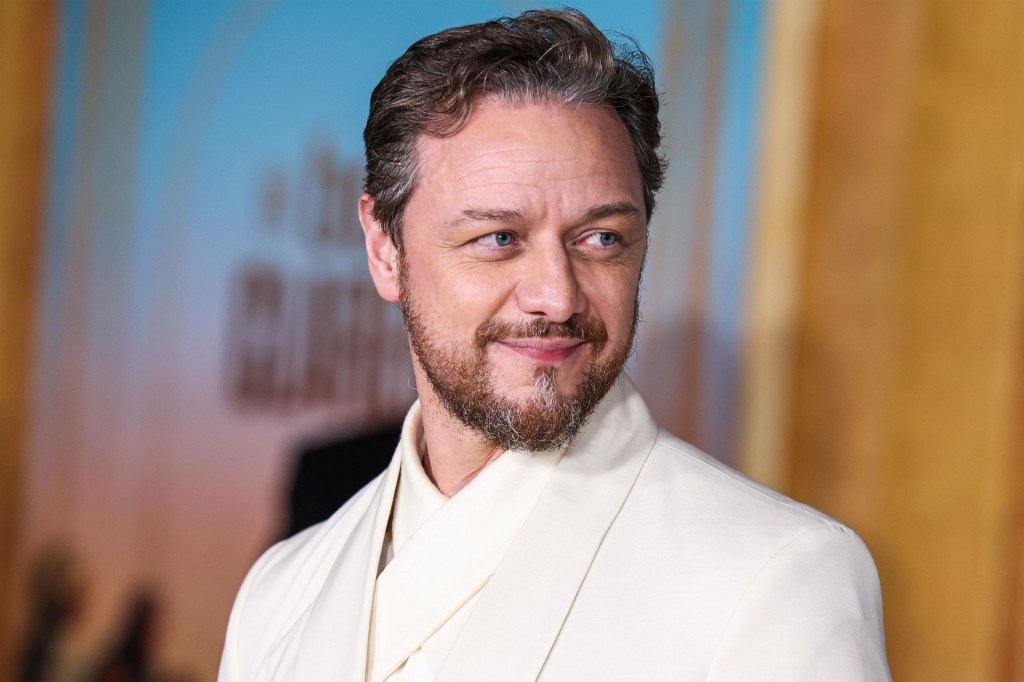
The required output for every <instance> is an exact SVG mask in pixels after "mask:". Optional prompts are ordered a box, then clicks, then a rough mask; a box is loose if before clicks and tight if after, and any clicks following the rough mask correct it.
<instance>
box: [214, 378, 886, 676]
mask: <svg viewBox="0 0 1024 682" xmlns="http://www.w3.org/2000/svg"><path fill="white" fill-rule="evenodd" d="M398 469H399V466H398V460H397V459H396V460H395V461H393V462H392V465H391V466H390V467H389V469H388V470H387V471H386V472H384V474H382V475H381V476H380V477H379V478H378V479H376V480H375V481H373V482H371V483H370V484H369V485H368V486H367V487H366V488H364V489H363V490H362V491H361V492H359V493H358V494H357V495H356V496H355V497H353V498H352V499H351V500H350V501H349V502H348V503H346V504H345V505H344V506H343V507H342V508H341V509H339V510H338V512H337V513H335V514H334V515H333V516H332V517H331V518H330V519H328V520H327V521H325V522H324V523H322V524H320V525H318V526H314V527H313V528H310V529H308V530H306V531H304V532H303V533H300V534H299V535H297V536H295V537H293V538H291V539H289V540H286V541H284V542H282V543H280V544H278V545H276V546H274V547H273V548H271V549H270V550H268V551H267V552H266V554H264V555H263V556H262V557H261V558H260V559H259V561H258V562H257V563H256V564H255V565H254V566H253V568H252V569H251V570H250V572H249V575H248V576H247V577H246V579H245V582H244V583H243V585H242V588H241V590H240V591H239V594H238V597H237V599H236V602H235V606H234V609H233V611H232V614H231V620H230V624H229V626H228V633H227V639H226V642H225V648H224V654H223V658H222V661H221V669H220V677H219V679H220V680H222V682H257V681H263V680H285V681H292V680H294V681H296V682H321V681H323V682H327V681H328V680H330V681H343V682H357V681H358V682H362V681H363V680H364V679H365V674H366V672H365V669H366V659H367V644H368V629H369V619H370V613H371V604H372V599H373V589H374V581H375V579H376V576H377V570H378V567H379V562H380V552H381V547H382V544H383V542H384V534H385V530H386V528H387V523H388V516H389V513H390V510H391V504H392V500H393V497H394V492H395V484H396V481H397V478H398ZM437 679H438V681H439V682H445V681H447V682H456V681H459V682H492V681H499V680H508V681H510V682H511V681H516V682H522V681H526V680H542V681H544V682H549V681H555V680H566V681H569V680H572V681H576V680H587V681H590V682H592V681H600V680H609V681H611V680H615V681H632V680H686V681H691V680H708V681H713V682H723V681H725V680H730V681H737V682H739V681H743V682H749V681H752V680H765V681H771V682H779V681H782V680H827V681H829V682H846V681H850V682H853V681H858V682H860V681H874V680H888V679H889V672H888V668H887V665H886V660H885V643H884V638H883V634H882V617H881V598H880V595H879V586H878V578H877V574H876V572H875V568H874V564H873V563H872V560H871V557H870V555H869V554H868V551H867V549H866V548H865V547H864V545H863V543H861V541H860V539H859V538H858V537H857V536H856V535H855V534H854V533H853V532H852V531H850V530H849V529H847V528H846V527H844V526H842V525H840V524H839V523H837V522H836V521H833V520H832V519H830V518H828V517H827V516H825V515H823V514H821V513H819V512H817V511H815V510H813V509H811V508H810V507H807V506H805V505H802V504H798V503H796V502H793V501H792V500H790V499H788V498H786V497H784V496H782V495H780V494H778V493H775V492H773V491H771V490H769V489H767V488H764V487H763V486H760V485H758V484H756V483H754V482H752V481H750V480H748V479H746V478H744V477H743V476H742V475H740V474H738V473H737V472H735V471H733V470H731V469H729V468H728V467H726V466H725V465H723V464H721V463H719V462H718V461H716V460H714V459H712V458H710V457H708V456H706V455H704V454H703V453H701V452H699V451H697V450H695V449H694V448H693V447H691V446H689V445H687V444H686V443H684V442H682V441H680V440H679V439H677V438H675V437H674V436H672V435H671V434H668V433H666V432H664V431H662V430H660V429H659V428H658V426H657V425H656V424H655V423H654V421H653V419H652V417H651V415H650V413H649V412H648V410H647V408H646V406H645V405H644V403H643V400H642V399H641V397H640V395H639V394H638V393H637V392H636V390H635V389H634V388H633V386H632V384H631V383H630V382H629V380H628V379H627V378H625V377H623V378H622V379H620V380H619V381H618V382H617V384H616V386H615V387H614V388H613V389H612V390H611V391H610V392H609V394H608V396H607V397H606V398H605V399H604V401H603V402H602V404H601V405H600V406H599V408H598V410H597V411H596V413H595V414H594V415H593V416H592V417H591V419H590V421H589V422H588V425H587V426H586V427H585V428H584V429H583V431H582V432H581V433H580V434H579V435H578V436H577V438H576V439H575V440H574V442H573V444H572V445H570V447H569V449H568V450H567V451H566V453H565V455H564V456H563V457H562V459H561V461H560V462H559V464H558V466H557V468H556V470H555V472H554V474H553V475H552V476H551V479H550V481H549V482H548V484H547V486H546V487H545V489H544V491H543V492H542V493H541V496H540V498H539V500H538V501H537V503H536V506H535V507H534V508H533V510H532V511H531V513H530V515H529V517H528V518H527V520H526V522H525V524H524V526H523V528H522V529H521V530H520V531H519V533H518V534H517V535H516V537H515V539H514V540H513V542H512V545H511V546H510V547H509V549H508V550H507V553H506V555H505V556H504V557H503V559H502V561H501V563H500V565H499V566H498V568H497V570H496V571H495V573H494V574H493V575H492V577H491V578H490V581H489V582H488V583H487V584H486V586H485V587H484V588H483V590H482V592H480V594H479V598H478V601H477V603H476V605H475V607H474V608H473V611H472V613H471V615H470V616H469V619H468V620H467V622H466V625H465V627H464V628H463V630H462V632H461V633H460V635H459V636H458V638H457V640H456V642H455V645H454V647H453V648H452V650H451V653H450V654H449V655H448V657H447V659H445V662H444V665H443V667H442V669H441V670H440V672H439V675H438V678H437Z"/></svg>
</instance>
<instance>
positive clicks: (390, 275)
mask: <svg viewBox="0 0 1024 682" xmlns="http://www.w3.org/2000/svg"><path fill="white" fill-rule="evenodd" d="M373 203H374V199H373V197H371V196H370V195H369V194H363V195H362V196H361V197H359V223H360V224H361V225H362V226H363V236H364V237H365V239H366V257H367V260H368V261H369V265H370V277H372V278H373V284H374V286H376V287H377V293H378V294H380V297H381V298H383V299H384V300H385V301H391V302H392V303H394V302H396V301H397V300H398V288H399V287H398V249H397V248H396V247H395V245H394V243H392V241H391V237H389V236H388V233H387V232H385V231H384V228H383V227H381V225H380V223H379V222H377V219H376V218H374V217H373Z"/></svg>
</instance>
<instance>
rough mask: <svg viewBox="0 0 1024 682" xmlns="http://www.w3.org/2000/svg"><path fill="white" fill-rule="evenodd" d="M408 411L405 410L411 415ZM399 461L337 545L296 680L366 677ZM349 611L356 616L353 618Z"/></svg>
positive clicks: (359, 681)
mask: <svg viewBox="0 0 1024 682" xmlns="http://www.w3.org/2000/svg"><path fill="white" fill-rule="evenodd" d="M413 411H415V410H410V414H412V412H413ZM406 426H408V419H407V424H406ZM404 438H405V436H404V433H403V439H404ZM400 463H401V457H400V456H399V455H398V454H397V453H396V455H395V457H394V458H392V460H391V464H390V465H389V466H388V470H387V471H386V472H385V474H384V477H383V478H382V479H380V480H379V482H378V483H377V490H376V491H375V492H374V495H373V500H372V501H371V502H370V505H369V507H368V508H367V510H366V513H365V514H363V516H362V518H360V519H359V521H358V522H357V524H356V526H355V528H353V530H352V533H351V534H350V535H349V536H348V538H347V539H346V541H345V544H344V546H343V547H341V548H339V550H338V554H337V558H336V559H335V562H334V566H333V567H332V568H331V572H330V575H329V576H328V578H327V580H326V582H325V583H324V587H323V589H322V590H321V592H320V594H319V596H318V597H317V598H316V600H315V601H314V602H313V605H312V607H311V611H310V614H309V619H308V620H307V622H306V626H305V629H304V630H303V633H302V638H301V641H300V643H299V652H298V657H297V660H296V664H295V678H294V679H296V680H301V681H302V682H327V681H328V680H330V681H331V682H363V681H364V680H365V679H366V657H367V648H368V644H369V632H370V615H371V613H372V607H373V587H374V583H375V581H376V579H377V570H378V567H379V566H380V553H381V548H382V546H383V544H384V534H385V532H386V531H387V526H388V518H389V516H390V514H391V504H392V502H393V501H394V497H395V485H396V483H397V482H398V472H399V468H400ZM356 557H359V558H358V559H357V558H356ZM353 614H358V617H356V618H353Z"/></svg>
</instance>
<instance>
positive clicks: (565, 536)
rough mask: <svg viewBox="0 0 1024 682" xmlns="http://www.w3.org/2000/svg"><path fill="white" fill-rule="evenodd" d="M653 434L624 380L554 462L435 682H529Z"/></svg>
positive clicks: (649, 421)
mask: <svg viewBox="0 0 1024 682" xmlns="http://www.w3.org/2000/svg"><path fill="white" fill-rule="evenodd" d="M657 433H658V427H657V425H656V424H655V423H654V420H653V419H652V417H651V415H650V413H649V412H648V411H647V408H646V406H645V405H644V403H643V400H642V399H641V398H640V395H639V394H638V393H637V392H636V389H635V388H633V385H632V383H631V382H630V381H629V379H628V378H627V377H626V376H625V375H623V376H622V377H621V378H620V379H619V380H618V382H617V383H616V385H615V387H613V389H612V390H611V391H609V394H608V395H607V396H606V397H605V399H604V400H603V401H602V403H601V406H600V408H599V409H598V411H597V412H596V413H595V414H594V415H593V416H592V417H591V419H590V421H589V423H588V426H587V427H586V428H585V429H584V431H583V432H582V433H581V434H580V435H579V436H578V437H577V439H576V441H574V443H573V445H571V446H570V448H569V450H568V451H567V452H566V454H565V456H563V457H562V460H561V462H559V464H558V467H557V469H556V470H555V473H554V475H553V476H552V478H551V481H550V483H548V485H547V487H546V488H545V490H544V492H543V493H542V494H541V497H540V499H539V500H538V502H537V505H536V507H534V509H533V511H532V512H531V514H530V516H529V518H528V519H527V521H526V524H525V525H524V526H523V529H522V530H521V531H520V533H519V534H518V535H517V536H516V539H515V540H514V541H513V543H512V545H511V546H510V547H509V549H508V552H507V554H506V555H505V557H504V559H503V560H502V562H501V565H500V566H499V567H498V569H497V571H496V572H495V573H494V575H493V576H492V577H491V579H490V581H489V582H488V584H487V586H486V587H485V588H484V589H483V591H482V592H481V594H480V597H479V601H478V602H477V604H476V606H475V608H474V609H473V613H472V615H471V616H470V618H469V620H468V622H467V624H466V627H465V629H464V630H463V632H462V633H461V634H460V635H459V638H458V640H457V641H456V643H455V646H454V647H453V649H452V651H451V653H450V654H449V656H448V658H447V659H446V660H445V663H444V666H443V667H442V669H441V671H440V674H439V676H438V682H476V681H478V680H484V679H486V680H495V681H497V680H510V681H511V680H515V681H517V682H521V681H523V680H534V679H536V678H537V676H538V675H539V674H540V670H541V668H542V667H543V665H544V661H545V660H546V659H547V656H548V653H549V652H550V650H551V647H552V645H553V644H554V642H555V639H556V638H557V636H558V632H559V630H560V629H561V627H562V623H563V622H564V621H565V618H566V616H567V614H568V612H569V609H570V608H571V606H572V603H573V601H574V600H575V598H576V594H577V592H578V591H579V588H580V585H581V584H582V582H583V579H584V578H585V577H586V575H587V571H588V570H589V569H590V565H591V563H592V561H593V559H594V555H595V554H596V553H597V550H598V549H599V547H600V545H601V541H602V540H603V538H604V536H605V534H606V533H607V531H608V528H609V526H610V525H611V523H612V521H614V519H615V517H616V515H617V514H618V512H619V510H620V509H621V507H622V505H623V503H624V502H625V500H626V497H627V495H628V494H629V491H630V489H631V488H632V486H633V483H634V481H635V480H636V477H637V475H638V474H639V473H640V469H641V468H642V467H643V464H644V462H645V461H646V459H647V455H648V453H649V452H650V450H651V448H652V447H653V445H654V440H655V438H656V437H657Z"/></svg>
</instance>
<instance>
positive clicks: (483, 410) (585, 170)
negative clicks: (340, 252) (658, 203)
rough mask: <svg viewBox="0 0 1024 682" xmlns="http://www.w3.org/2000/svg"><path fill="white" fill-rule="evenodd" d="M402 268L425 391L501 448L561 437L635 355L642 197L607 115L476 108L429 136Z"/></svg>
mask: <svg viewBox="0 0 1024 682" xmlns="http://www.w3.org/2000/svg"><path fill="white" fill-rule="evenodd" d="M418 152H419V158H418V162H419V165H418V169H417V178H418V181H417V186H416V189H415V190H414V191H413V193H412V196H411V197H410V199H409V202H408V204H407V207H406V210H405V214H404V218H403V223H402V238H403V249H402V253H401V254H400V255H399V259H398V269H397V273H396V274H397V280H398V282H397V284H398V295H399V301H400V304H401V307H402V312H403V314H404V316H405V320H406V325H407V327H408V330H409V337H410V343H411V345H412V348H413V353H414V355H415V357H416V359H417V362H416V363H415V365H416V367H415V371H416V378H417V386H418V388H419V390H420V392H421V395H422V392H423V391H424V390H430V391H432V392H433V393H434V394H435V395H436V396H437V397H438V398H439V399H440V402H441V403H442V404H443V405H444V406H445V407H446V408H447V409H448V411H449V412H450V413H451V414H453V415H454V416H455V417H456V418H457V419H459V420H460V421H462V422H463V423H464V424H465V425H467V426H469V427H470V428H472V429H474V430H476V431H477V432H479V433H481V434H483V435H484V436H485V437H486V438H487V439H488V440H489V441H491V442H493V443H495V444H497V445H500V446H502V447H505V448H522V449H530V450H542V449H549V448H554V447H558V446H561V445H564V444H566V443H567V442H568V441H569V440H570V439H571V438H572V436H573V435H574V434H575V433H576V430H577V429H578V428H579V426H581V425H582V423H583V422H584V421H585V419H586V417H587V416H588V415H589V414H590V412H591V411H592V410H593V408H594V407H596V405H597V403H598V402H600V400H601V398H603V397H604V395H605V393H606V392H607V391H608V389H609V388H610V387H611V384H612V383H613V382H614V380H615V377H616V376H617V375H618V373H619V372H620V371H621V369H622V365H623V364H624V363H625V361H626V358H627V356H628V354H629V351H630V348H631V346H632V341H633V333H634V330H635V325H636V312H637V295H638V289H639V282H640V271H641V268H642V265H643V257H644V250H645V248H646V243H647V228H646V220H645V213H644V203H643V189H642V183H641V179H640V173H639V170H638V168H637V164H636V160H635V156H634V153H633V149H632V146H631V144H630V140H629V136H628V134H627V133H626V130H625V128H624V127H623V125H622V123H621V121H620V120H619V119H618V116H617V115H616V114H615V113H614V111H612V110H611V109H609V108H607V107H597V106H574V107H568V106H565V105H558V104H547V103H539V104H529V105H523V106H517V107H512V106H509V105H506V104H503V103H501V102H499V101H497V100H495V99H482V100H479V101H477V102H476V103H475V105H474V109H473V113H472V115H471V117H470V119H469V121H468V123H467V124H466V126H465V127H464V128H462V129H461V130H460V131H459V132H458V133H456V134H455V135H453V136H450V137H446V138H426V137H425V138H422V139H421V140H420V141H419V145H418Z"/></svg>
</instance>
